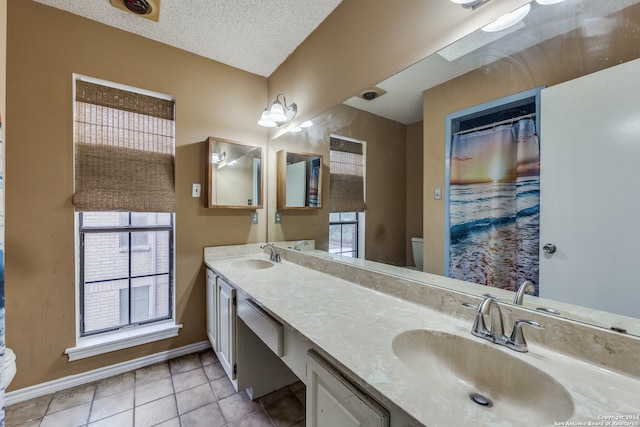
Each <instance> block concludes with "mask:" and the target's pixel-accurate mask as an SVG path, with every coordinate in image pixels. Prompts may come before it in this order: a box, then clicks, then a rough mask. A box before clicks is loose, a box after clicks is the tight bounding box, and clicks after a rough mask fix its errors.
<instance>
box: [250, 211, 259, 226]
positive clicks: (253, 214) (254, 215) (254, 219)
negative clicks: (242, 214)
mask: <svg viewBox="0 0 640 427" xmlns="http://www.w3.org/2000/svg"><path fill="white" fill-rule="evenodd" d="M249 220H250V221H251V224H257V223H258V212H257V211H251V212H249Z"/></svg>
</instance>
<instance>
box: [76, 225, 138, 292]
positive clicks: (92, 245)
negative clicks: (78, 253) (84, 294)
mask: <svg viewBox="0 0 640 427" xmlns="http://www.w3.org/2000/svg"><path fill="white" fill-rule="evenodd" d="M128 239H129V237H128V233H87V234H85V235H84V282H85V283H87V282H94V281H97V280H109V279H122V278H125V277H128V276H129V253H128V251H127V250H126V246H125V248H124V250H123V249H122V246H121V242H123V241H124V242H128Z"/></svg>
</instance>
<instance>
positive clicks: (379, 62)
mask: <svg viewBox="0 0 640 427" xmlns="http://www.w3.org/2000/svg"><path fill="white" fill-rule="evenodd" d="M529 1H530V0H493V1H491V2H489V3H487V4H485V5H484V6H482V7H481V8H478V9H477V10H475V11H473V12H472V11H470V10H468V9H463V8H462V7H460V5H457V4H455V3H452V2H450V1H445V0H402V1H389V0H344V1H343V2H342V3H341V4H340V6H338V7H337V8H336V10H334V11H333V13H332V14H331V15H329V16H328V17H327V19H325V21H324V22H323V23H322V24H321V25H320V26H319V27H318V28H317V29H316V30H315V31H314V32H313V33H312V34H311V35H310V36H309V37H308V38H307V39H306V40H305V41H304V42H303V43H302V44H301V45H300V47H298V49H296V51H295V52H293V53H292V54H291V55H290V56H289V57H288V58H287V60H286V61H285V62H284V63H283V64H282V65H280V67H278V69H277V70H276V71H275V72H274V73H273V74H272V75H271V76H270V77H269V98H270V99H273V98H275V96H276V94H278V93H284V94H285V95H286V97H287V101H290V102H296V103H297V105H298V117H297V119H296V121H295V122H294V124H295V123H300V122H301V121H302V120H305V119H310V118H312V117H316V116H317V115H319V114H320V113H322V112H324V111H326V110H328V109H329V108H331V107H333V106H334V105H336V104H338V103H341V102H342V101H344V100H345V99H347V98H349V97H350V96H352V95H354V94H356V93H359V92H360V91H362V90H364V89H367V88H369V87H371V86H372V85H374V84H376V83H378V82H380V81H382V80H384V79H386V78H387V77H390V76H391V75H393V74H395V73H397V72H398V71H400V70H402V69H404V68H406V67H408V66H409V65H412V64H414V63H415V62H417V61H419V60H421V59H423V58H424V57H426V56H428V55H430V54H432V53H434V52H436V51H438V50H439V49H441V48H443V47H445V46H447V45H448V44H450V43H452V42H454V41H456V40H458V39H460V38H462V37H463V36H465V35H467V34H469V33H471V32H473V31H474V30H476V29H478V28H480V27H482V26H483V25H485V24H487V23H488V22H490V21H491V20H492V19H495V18H497V17H499V16H501V15H503V14H505V13H507V12H510V11H512V10H515V9H516V8H517V7H519V6H521V5H523V4H525V3H528V2H529ZM286 129H287V128H284V129H282V130H276V131H274V132H273V135H279V134H281V133H280V132H283V131H284V130H286Z"/></svg>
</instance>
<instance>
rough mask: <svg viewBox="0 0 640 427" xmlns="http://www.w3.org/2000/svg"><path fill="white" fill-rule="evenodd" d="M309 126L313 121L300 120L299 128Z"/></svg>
mask: <svg viewBox="0 0 640 427" xmlns="http://www.w3.org/2000/svg"><path fill="white" fill-rule="evenodd" d="M311 126H313V122H312V121H311V120H307V121H306V122H302V123H301V124H300V127H301V128H310V127H311Z"/></svg>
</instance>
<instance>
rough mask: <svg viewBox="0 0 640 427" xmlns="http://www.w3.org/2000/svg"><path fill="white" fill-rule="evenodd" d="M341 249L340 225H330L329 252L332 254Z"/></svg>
mask: <svg viewBox="0 0 640 427" xmlns="http://www.w3.org/2000/svg"><path fill="white" fill-rule="evenodd" d="M341 251H342V226H341V225H340V224H338V225H330V226H329V252H330V253H332V254H335V253H340V252H341Z"/></svg>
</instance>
